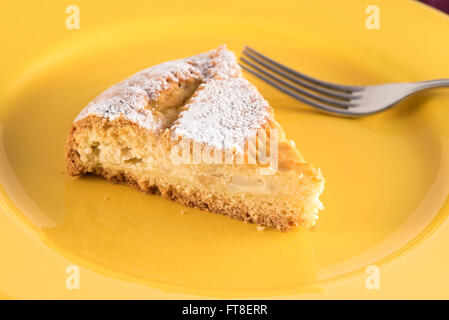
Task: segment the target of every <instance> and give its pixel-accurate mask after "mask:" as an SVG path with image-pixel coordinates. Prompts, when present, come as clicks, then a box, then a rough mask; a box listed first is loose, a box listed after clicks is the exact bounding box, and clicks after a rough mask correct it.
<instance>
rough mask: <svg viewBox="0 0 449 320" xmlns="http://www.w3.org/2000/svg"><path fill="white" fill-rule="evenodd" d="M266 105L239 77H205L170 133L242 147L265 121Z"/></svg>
mask: <svg viewBox="0 0 449 320" xmlns="http://www.w3.org/2000/svg"><path fill="white" fill-rule="evenodd" d="M267 106H268V103H267V102H266V101H265V100H264V99H263V98H262V96H261V95H260V94H259V93H258V92H257V90H256V88H254V86H253V85H251V84H250V83H249V82H248V81H247V80H245V79H243V78H229V79H226V80H222V79H218V80H217V79H208V80H206V82H205V83H203V84H202V85H201V86H200V88H199V89H198V91H197V94H196V95H195V96H194V97H193V98H192V99H191V101H190V102H189V103H188V104H187V105H186V107H187V108H188V109H187V110H186V111H184V112H182V113H181V114H180V117H179V119H178V121H177V123H175V125H174V126H173V133H174V135H175V136H183V137H187V138H189V139H195V140H196V141H201V142H202V143H206V144H208V145H210V146H214V147H217V148H221V149H229V148H233V147H236V148H237V149H238V150H240V151H242V150H243V147H244V144H245V141H246V139H248V137H251V136H253V135H255V133H256V131H257V129H258V128H260V126H261V124H263V123H264V122H266V120H267V117H268V116H269V115H268V112H267V110H266V107H267Z"/></svg>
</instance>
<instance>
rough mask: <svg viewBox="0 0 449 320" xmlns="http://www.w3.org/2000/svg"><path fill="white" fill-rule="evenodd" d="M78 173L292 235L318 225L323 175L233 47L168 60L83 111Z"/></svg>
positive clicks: (69, 152) (72, 140)
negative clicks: (297, 228) (248, 76)
mask: <svg viewBox="0 0 449 320" xmlns="http://www.w3.org/2000/svg"><path fill="white" fill-rule="evenodd" d="M65 152H66V159H67V169H68V172H69V173H70V175H72V176H75V175H80V174H83V173H89V172H90V173H93V174H97V175H100V176H103V177H105V178H106V179H108V180H111V181H114V182H119V183H124V184H128V185H130V186H134V187H136V188H138V189H140V190H141V191H143V192H145V193H159V194H161V195H162V196H164V197H166V198H169V199H172V200H176V201H178V202H179V203H181V204H183V205H186V206H191V207H197V208H200V209H204V210H208V211H212V212H216V213H221V214H223V215H227V216H230V217H232V218H238V219H241V220H244V221H246V222H254V223H256V224H259V225H263V226H270V227H275V228H277V229H279V230H287V229H289V228H290V227H292V226H296V225H306V226H308V227H312V226H314V225H315V223H316V219H317V218H318V215H317V213H318V211H319V210H320V209H322V204H321V202H320V201H319V195H320V194H321V192H322V190H323V188H324V179H323V177H322V175H321V173H320V171H319V170H317V169H315V168H313V167H312V166H311V165H310V164H308V163H306V162H305V161H304V160H303V158H302V157H301V155H300V154H299V152H298V151H297V150H296V148H295V145H294V143H293V141H289V140H287V139H286V137H285V134H284V132H283V131H282V129H281V127H280V126H279V124H278V123H277V122H276V121H275V120H274V116H273V110H272V108H271V107H270V106H269V104H268V102H267V101H265V100H264V99H263V97H262V96H261V94H260V93H259V92H258V91H257V89H256V88H255V87H254V86H253V85H252V84H250V83H249V82H248V81H247V80H246V79H244V78H243V77H242V75H241V71H240V67H239V66H238V64H237V62H236V59H235V56H234V54H233V53H231V52H230V51H228V50H227V49H226V48H225V47H224V46H222V47H219V48H218V49H216V50H212V51H210V52H206V53H203V54H199V55H196V56H193V57H190V58H185V59H182V60H176V61H171V62H166V63H162V64H159V65H157V66H154V67H151V68H149V69H146V70H143V71H141V72H139V73H137V74H135V75H133V76H132V77H130V78H128V79H126V80H124V81H122V82H120V83H118V84H116V85H114V86H112V87H111V88H109V89H107V90H106V91H104V92H103V93H101V94H100V95H99V96H98V97H96V98H95V99H94V100H93V101H92V102H91V103H89V104H88V105H87V107H86V108H85V109H84V110H82V111H81V113H80V114H79V115H78V117H77V118H76V119H75V121H74V122H73V124H72V126H71V128H70V133H69V136H68V140H67V144H66V150H65Z"/></svg>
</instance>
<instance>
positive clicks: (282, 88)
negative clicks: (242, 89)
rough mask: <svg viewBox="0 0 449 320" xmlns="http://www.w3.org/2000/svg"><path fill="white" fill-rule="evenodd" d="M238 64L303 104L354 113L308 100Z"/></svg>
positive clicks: (348, 113) (346, 113) (339, 112)
mask: <svg viewBox="0 0 449 320" xmlns="http://www.w3.org/2000/svg"><path fill="white" fill-rule="evenodd" d="M240 66H241V67H242V68H243V69H244V70H246V71H248V72H249V73H251V74H253V75H254V76H256V77H258V78H259V79H261V80H263V81H265V82H267V83H268V84H270V85H272V86H273V87H275V88H276V89H278V90H280V91H282V92H283V93H285V94H287V95H289V96H290V97H292V98H294V99H296V100H299V101H301V102H303V103H305V104H308V105H311V106H313V107H315V108H318V109H320V110H323V111H327V112H330V113H335V114H343V115H352V114H354V113H353V112H350V111H349V110H348V109H347V108H345V107H332V106H328V105H326V104H322V103H320V102H317V101H314V100H310V99H308V98H306V97H304V96H301V95H299V94H297V93H295V92H293V91H291V90H289V89H287V88H285V87H283V86H281V85H280V84H278V83H276V82H275V81H273V80H270V79H269V78H267V77H265V76H264V75H262V74H260V73H258V72H256V71H253V70H252V69H250V68H248V67H246V66H244V65H242V64H240Z"/></svg>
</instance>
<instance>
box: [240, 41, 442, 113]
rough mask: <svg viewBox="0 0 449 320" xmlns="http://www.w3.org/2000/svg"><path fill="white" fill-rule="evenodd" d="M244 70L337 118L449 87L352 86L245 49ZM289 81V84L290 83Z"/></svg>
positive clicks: (428, 84)
mask: <svg viewBox="0 0 449 320" xmlns="http://www.w3.org/2000/svg"><path fill="white" fill-rule="evenodd" d="M243 55H244V57H243V56H242V57H241V58H240V60H241V62H242V63H241V64H240V66H241V67H242V68H243V69H244V70H246V71H248V72H250V73H251V74H253V75H254V76H256V77H258V78H260V79H262V80H263V81H265V82H267V83H269V84H270V85H272V86H273V87H275V88H276V89H278V90H280V91H282V92H284V93H286V94H288V95H289V96H291V97H293V98H295V99H297V100H299V101H301V102H304V103H306V104H308V105H310V106H312V107H315V108H318V109H320V110H323V111H325V112H328V113H331V114H334V115H343V116H364V115H369V114H373V113H377V112H380V111H383V110H386V109H388V108H390V107H392V106H393V105H394V104H396V103H397V102H399V101H401V100H403V99H404V98H406V97H408V96H410V95H412V94H414V93H416V92H419V91H422V90H426V89H431V88H436V87H449V79H439V80H429V81H420V82H410V83H390V84H381V85H373V86H348V85H340V84H335V83H330V82H326V81H322V80H318V79H315V78H312V77H310V76H307V75H305V74H303V73H300V72H298V71H295V70H293V69H290V68H288V67H286V66H285V65H283V64H280V63H279V62H276V61H274V60H273V59H271V58H268V57H267V56H265V55H263V54H261V53H259V52H257V51H256V50H254V49H251V48H250V47H248V46H245V48H244V49H243ZM287 80H288V81H287Z"/></svg>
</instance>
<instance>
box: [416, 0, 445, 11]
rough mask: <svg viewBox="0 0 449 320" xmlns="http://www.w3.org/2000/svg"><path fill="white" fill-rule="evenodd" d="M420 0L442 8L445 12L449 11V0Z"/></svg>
mask: <svg viewBox="0 0 449 320" xmlns="http://www.w3.org/2000/svg"><path fill="white" fill-rule="evenodd" d="M420 1H421V2H424V3H427V4H429V5H431V6H432V7H435V8H437V9H440V10H441V11H443V12H446V13H449V0H420Z"/></svg>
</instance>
